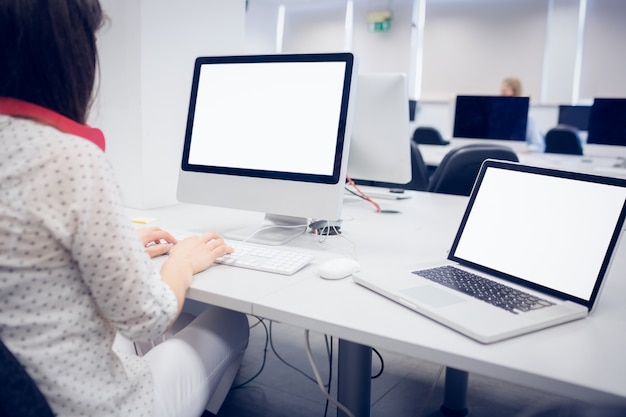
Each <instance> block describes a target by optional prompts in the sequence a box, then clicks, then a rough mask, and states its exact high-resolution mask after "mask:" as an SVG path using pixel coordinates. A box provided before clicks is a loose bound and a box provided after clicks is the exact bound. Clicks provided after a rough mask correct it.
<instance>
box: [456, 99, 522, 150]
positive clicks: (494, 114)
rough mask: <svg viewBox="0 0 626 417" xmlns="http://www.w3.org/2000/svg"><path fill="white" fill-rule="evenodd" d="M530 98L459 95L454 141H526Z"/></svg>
mask: <svg viewBox="0 0 626 417" xmlns="http://www.w3.org/2000/svg"><path fill="white" fill-rule="evenodd" d="M528 106H529V98H528V97H510V96H457V97H456V103H455V111H454V129H453V136H454V137H455V138H474V139H499V140H517V141H525V140H526V125H527V124H528Z"/></svg>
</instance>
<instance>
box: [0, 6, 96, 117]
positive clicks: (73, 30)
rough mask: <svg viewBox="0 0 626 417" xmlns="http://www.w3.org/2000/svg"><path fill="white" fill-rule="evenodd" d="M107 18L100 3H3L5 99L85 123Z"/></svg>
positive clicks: (0, 54) (0, 56) (0, 71)
mask: <svg viewBox="0 0 626 417" xmlns="http://www.w3.org/2000/svg"><path fill="white" fill-rule="evenodd" d="M103 19H104V17H103V12H102V8H101V6H100V3H99V1H98V0H2V1H0V96H4V97H13V98H17V99H20V100H24V101H28V102H31V103H34V104H38V105H40V106H43V107H46V108H48V109H50V110H54V111H55V112H57V113H60V114H62V115H64V116H66V117H69V118H70V119H72V120H74V121H76V122H79V123H85V121H86V119H87V113H88V110H89V106H90V102H91V98H92V92H93V88H94V82H95V78H96V69H97V50H96V35H95V34H96V32H97V30H98V29H99V28H100V26H101V25H102V23H103Z"/></svg>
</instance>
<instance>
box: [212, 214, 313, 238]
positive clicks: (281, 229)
mask: <svg viewBox="0 0 626 417" xmlns="http://www.w3.org/2000/svg"><path fill="white" fill-rule="evenodd" d="M308 225H309V219H307V218H303V217H292V216H281V215H278V214H266V215H265V221H264V222H263V223H262V224H256V225H252V226H248V227H245V228H242V229H238V230H233V231H230V232H225V233H224V238H226V239H233V240H243V241H246V242H252V243H260V244H263V245H270V246H279V245H284V244H286V243H288V242H290V241H291V240H293V239H295V238H297V237H298V236H300V235H303V234H304V233H305V232H306V230H307V228H308Z"/></svg>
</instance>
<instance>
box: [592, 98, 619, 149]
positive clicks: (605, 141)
mask: <svg viewBox="0 0 626 417" xmlns="http://www.w3.org/2000/svg"><path fill="white" fill-rule="evenodd" d="M587 143H588V144H597V145H619V146H626V98H595V99H594V100H593V105H592V106H591V113H590V114H589V131H588V135H587Z"/></svg>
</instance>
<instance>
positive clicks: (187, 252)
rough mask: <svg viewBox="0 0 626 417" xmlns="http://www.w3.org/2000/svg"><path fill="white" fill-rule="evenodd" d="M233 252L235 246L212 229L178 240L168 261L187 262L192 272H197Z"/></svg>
mask: <svg viewBox="0 0 626 417" xmlns="http://www.w3.org/2000/svg"><path fill="white" fill-rule="evenodd" d="M232 252H233V248H232V247H231V246H229V245H227V244H226V242H224V239H223V238H222V236H220V235H219V234H218V233H216V232H213V231H210V232H206V233H204V234H202V235H199V236H190V237H188V238H185V239H183V240H180V241H178V244H176V246H174V247H173V248H172V249H171V251H170V256H169V259H168V261H170V262H175V263H186V264H187V265H188V266H189V267H190V268H191V273H192V274H197V273H198V272H202V271H204V270H205V269H207V268H208V267H209V266H211V265H212V264H213V262H215V260H216V259H217V258H219V257H220V256H222V255H224V254H227V253H232Z"/></svg>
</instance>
